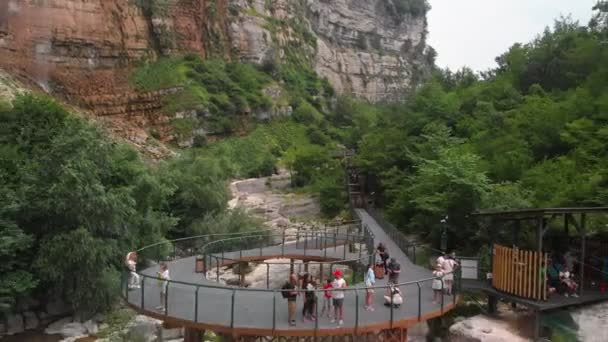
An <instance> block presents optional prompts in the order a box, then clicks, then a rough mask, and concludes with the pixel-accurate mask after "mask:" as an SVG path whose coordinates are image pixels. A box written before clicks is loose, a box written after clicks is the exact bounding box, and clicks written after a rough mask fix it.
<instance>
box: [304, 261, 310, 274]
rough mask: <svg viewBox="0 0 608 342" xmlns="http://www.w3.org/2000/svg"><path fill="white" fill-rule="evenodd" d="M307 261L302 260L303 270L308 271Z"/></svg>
mask: <svg viewBox="0 0 608 342" xmlns="http://www.w3.org/2000/svg"><path fill="white" fill-rule="evenodd" d="M308 264H309V262H308V261H304V272H306V273H308Z"/></svg>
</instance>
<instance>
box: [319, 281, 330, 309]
mask: <svg viewBox="0 0 608 342" xmlns="http://www.w3.org/2000/svg"><path fill="white" fill-rule="evenodd" d="M331 283H332V280H331V279H327V282H326V283H325V285H323V290H324V291H323V311H321V317H322V316H323V315H325V314H326V313H327V318H329V317H330V316H331V306H332V304H331Z"/></svg>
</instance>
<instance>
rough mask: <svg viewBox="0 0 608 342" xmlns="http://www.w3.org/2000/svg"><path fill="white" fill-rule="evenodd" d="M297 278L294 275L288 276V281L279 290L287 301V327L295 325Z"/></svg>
mask: <svg viewBox="0 0 608 342" xmlns="http://www.w3.org/2000/svg"><path fill="white" fill-rule="evenodd" d="M297 284H298V278H297V277H296V275H295V274H294V273H292V274H290V275H289V280H288V281H287V282H285V285H283V287H282V288H281V290H282V292H281V293H282V295H283V298H285V299H287V315H288V317H287V319H288V320H289V325H291V326H295V325H296V299H297V298H298V291H297V290H298V286H297Z"/></svg>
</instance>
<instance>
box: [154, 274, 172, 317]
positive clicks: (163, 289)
mask: <svg viewBox="0 0 608 342" xmlns="http://www.w3.org/2000/svg"><path fill="white" fill-rule="evenodd" d="M156 274H157V276H158V286H159V287H160V305H159V306H158V307H157V309H158V310H160V311H165V310H166V307H165V302H166V301H167V287H168V286H169V280H171V277H170V276H169V266H167V264H166V263H164V262H163V263H161V264H160V271H159V272H157V273H156Z"/></svg>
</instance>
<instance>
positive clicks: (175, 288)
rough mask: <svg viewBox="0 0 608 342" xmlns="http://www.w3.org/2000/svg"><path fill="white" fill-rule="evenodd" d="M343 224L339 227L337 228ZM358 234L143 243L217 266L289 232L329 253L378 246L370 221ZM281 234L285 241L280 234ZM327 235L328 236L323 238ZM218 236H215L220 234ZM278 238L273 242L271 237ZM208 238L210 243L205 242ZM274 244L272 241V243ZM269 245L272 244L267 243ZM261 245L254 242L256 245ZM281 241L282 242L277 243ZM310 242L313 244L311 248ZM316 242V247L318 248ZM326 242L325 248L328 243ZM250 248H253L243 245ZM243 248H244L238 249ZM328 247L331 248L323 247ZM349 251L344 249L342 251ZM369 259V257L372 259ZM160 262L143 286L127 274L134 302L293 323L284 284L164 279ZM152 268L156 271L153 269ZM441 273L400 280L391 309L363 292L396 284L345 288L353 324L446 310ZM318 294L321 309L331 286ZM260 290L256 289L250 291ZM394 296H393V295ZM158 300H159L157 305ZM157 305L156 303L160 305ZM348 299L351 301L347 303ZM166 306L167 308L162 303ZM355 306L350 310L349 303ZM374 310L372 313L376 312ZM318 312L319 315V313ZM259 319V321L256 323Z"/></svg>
mask: <svg viewBox="0 0 608 342" xmlns="http://www.w3.org/2000/svg"><path fill="white" fill-rule="evenodd" d="M337 229H339V228H337ZM358 231H359V232H360V233H359V232H358V233H357V234H350V233H346V234H344V233H342V232H340V231H339V230H333V231H332V229H328V230H327V232H325V231H323V232H322V233H321V232H318V231H317V232H299V233H297V234H295V235H296V236H295V237H294V236H291V235H289V234H279V235H277V234H274V235H273V234H269V232H258V233H257V234H255V233H241V234H215V235H209V236H198V237H193V238H188V239H179V240H175V241H172V242H170V244H169V247H172V248H167V243H166V242H164V243H159V244H154V245H150V246H147V247H145V248H143V249H140V250H139V252H140V255H146V253H145V252H146V251H147V250H149V249H161V251H158V252H157V253H149V254H151V255H156V256H158V257H157V260H156V261H158V258H161V259H162V256H161V254H162V253H163V252H164V253H165V256H167V253H168V255H169V258H168V259H171V254H172V257H173V260H175V259H177V258H178V257H182V256H184V255H194V254H195V253H199V254H202V255H203V259H204V260H205V264H206V265H213V260H215V265H214V266H215V267H216V268H217V266H218V265H220V264H221V262H220V261H219V260H228V259H232V260H237V259H236V258H234V257H230V256H227V255H226V254H227V253H235V252H236V253H239V257H241V258H242V257H246V256H247V255H249V256H254V254H253V253H254V251H255V250H256V249H257V254H258V255H260V254H261V255H264V252H265V251H264V249H268V248H274V249H275V250H281V249H282V250H283V251H284V247H285V245H286V244H289V243H290V242H288V241H286V240H287V237H294V238H295V240H292V241H291V244H293V245H294V246H295V248H296V249H303V250H304V251H305V252H304V253H309V252H310V253H312V251H315V253H319V255H322V254H321V253H327V250H328V249H330V248H332V246H330V245H329V244H328V241H333V242H334V246H333V247H334V248H335V247H336V246H337V245H338V244H339V243H340V244H343V246H344V250H346V248H347V246H348V245H349V244H350V243H358V244H359V245H360V248H359V250H361V245H365V246H366V249H367V248H371V249H368V250H367V251H373V246H374V241H373V234H371V231H369V229H368V228H367V227H366V226H361V227H360V229H359V230H358ZM277 236H280V241H279V239H278V238H277ZM218 237H225V238H224V239H220V240H217V238H218ZM320 238H322V241H323V242H321V243H320V242H319V239H320ZM193 239H196V240H197V241H196V243H192V241H191V240H193ZM214 239H215V240H214ZM273 241H274V242H275V245H274V246H273V245H272V243H271V242H273ZM203 242H204V243H203ZM180 243H183V244H185V245H187V247H186V248H182V247H178V246H177V245H178V244H180ZM268 244H270V245H271V246H270V247H268ZM264 245H266V247H264ZM251 246H255V247H254V248H250V247H251ZM277 246H278V247H277ZM309 247H310V249H309ZM313 247H316V248H313ZM323 247H325V248H323ZM243 248H249V249H243ZM237 250H238V251H237ZM321 251H325V252H321ZM360 253H361V254H360V256H361V257H360V258H355V259H351V260H350V261H353V260H358V261H359V263H361V262H362V261H363V259H365V258H368V259H369V258H371V256H370V255H369V254H367V255H365V256H364V255H363V254H362V252H360ZM342 256H344V254H343V255H342ZM347 261H349V260H340V261H336V263H339V262H347ZM366 263H367V262H366ZM154 264H155V263H154V262H151V263H150V265H152V266H150V267H148V268H146V269H145V270H144V272H139V273H138V274H139V276H140V277H141V282H140V287H139V288H136V289H131V290H130V289H129V288H128V284H127V281H126V280H127V278H126V277H127V273H126V272H125V273H124V276H123V286H122V293H123V295H124V297H125V299H126V300H127V302H128V303H129V304H131V305H132V306H135V307H137V308H139V309H142V310H145V311H149V312H157V314H160V315H164V316H171V317H174V318H178V319H183V320H189V321H193V322H204V323H206V324H210V325H216V326H218V327H224V328H226V329H232V328H235V327H243V328H245V327H247V328H251V327H254V328H261V329H267V330H270V331H271V332H272V334H273V335H274V333H275V331H276V330H277V329H281V330H286V329H289V328H288V326H287V322H286V320H285V319H281V318H280V317H281V316H283V315H286V307H280V306H279V303H278V300H277V298H281V297H278V296H279V295H280V294H281V293H282V292H283V290H281V289H252V288H237V287H228V286H224V285H220V284H216V283H213V282H210V281H208V280H205V281H202V282H201V283H194V282H185V281H179V280H169V281H164V280H159V279H158V278H157V276H154V275H152V274H154V272H155V271H156V268H157V266H154ZM150 273H151V274H150ZM434 279H435V278H433V277H430V278H426V279H420V280H417V281H411V282H404V283H400V284H397V285H395V286H397V287H399V288H400V289H401V291H402V292H403V297H404V303H407V305H405V304H404V307H402V308H396V307H395V306H394V305H390V307H389V309H387V310H382V311H381V310H377V311H376V313H374V314H371V313H368V312H363V311H362V310H361V308H360V307H361V303H363V302H362V296H363V295H364V293H365V292H366V291H368V290H370V289H373V290H375V291H388V289H389V288H390V286H388V285H385V286H373V287H369V288H365V287H363V286H355V287H352V286H351V287H348V288H345V289H343V291H344V292H345V297H346V299H345V300H346V302H347V304H348V305H349V306H348V308H347V310H346V311H347V314H348V315H349V316H350V315H352V314H353V311H354V315H355V317H354V322H353V320H352V316H350V321H349V322H348V323H347V326H349V327H352V328H353V329H354V331H355V333H356V332H357V331H360V330H361V329H364V328H365V326H366V325H367V324H372V323H374V324H377V323H378V322H386V323H388V325H389V326H390V327H392V326H393V324H395V323H396V322H398V321H400V320H403V319H406V318H407V319H412V318H416V317H417V318H418V320H421V318H422V316H424V315H426V314H428V313H430V312H438V313H439V314H441V313H443V312H444V310H445V309H446V307H447V303H448V302H447V300H449V299H447V300H446V297H445V296H441V303H440V304H437V305H429V302H430V301H431V297H432V296H431V295H432V290H431V286H430V285H431V283H432V281H433V280H434ZM201 280H202V279H201ZM442 284H443V283H442ZM455 286H458V282H455ZM161 290H164V291H163V292H164V295H161ZM297 292H298V293H300V294H301V293H303V292H306V290H301V289H299V290H297ZM313 292H314V298H315V301H316V303H317V305H316V306H315V311H316V312H317V313H318V310H319V305H320V302H321V300H322V299H323V295H324V293H325V290H314V291H313ZM252 293H253V294H254V295H250V294H252ZM390 298H391V301H392V297H390ZM452 300H453V304H455V301H456V297H455V296H454V297H452ZM270 303H272V309H271V310H268V304H270ZM157 304H158V305H157ZM155 305H156V306H155ZM345 305H346V304H345ZM160 307H162V311H159V308H160ZM245 307H255V308H256V310H260V314H259V315H258V314H257V311H256V315H255V316H256V321H251V319H252V318H251V315H250V314H249V313H248V312H249V311H247V313H243V312H242V308H245ZM350 308H352V310H350V311H349V309H350ZM263 310H266V313H267V315H265V314H264V312H263ZM370 315H371V317H370ZM317 317H318V315H317ZM252 325H253V326H252ZM324 325H325V324H324V323H320V322H319V320H316V321H315V323H314V327H311V329H314V333H315V335H316V334H317V332H318V330H319V329H320V328H323V326H324Z"/></svg>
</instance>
